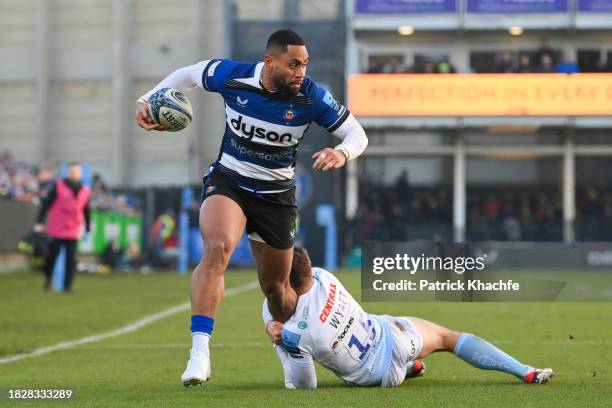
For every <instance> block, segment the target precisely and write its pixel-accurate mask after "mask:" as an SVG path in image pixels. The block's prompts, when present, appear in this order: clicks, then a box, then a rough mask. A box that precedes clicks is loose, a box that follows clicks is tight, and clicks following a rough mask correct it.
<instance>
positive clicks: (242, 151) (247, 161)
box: [202, 59, 350, 192]
mask: <svg viewBox="0 0 612 408" xmlns="http://www.w3.org/2000/svg"><path fill="white" fill-rule="evenodd" d="M263 67H264V63H263V62H259V63H252V62H237V61H232V60H229V59H213V60H210V61H208V63H207V64H206V66H205V68H204V71H203V73H202V86H203V87H204V89H206V90H208V91H212V92H218V93H219V94H221V96H222V97H223V100H224V104H225V117H226V126H225V133H224V135H223V142H222V145H221V149H220V152H219V157H218V159H217V162H216V163H215V165H213V166H216V167H217V168H220V169H222V170H224V171H229V172H230V174H231V173H233V174H234V175H235V176H237V177H238V178H239V179H240V178H241V177H247V178H249V179H256V180H258V181H261V184H260V185H258V187H257V189H258V190H259V191H261V192H266V191H267V192H272V191H283V190H287V189H288V188H291V187H292V186H293V179H294V177H293V176H294V168H295V163H296V154H297V148H298V145H299V143H300V140H301V139H302V138H303V137H304V133H305V132H306V130H307V129H308V127H309V126H310V124H311V123H312V122H315V123H317V124H318V125H320V126H322V127H323V128H325V129H327V130H328V131H330V132H333V131H334V130H336V129H338V127H339V126H340V125H342V123H343V122H344V121H345V120H346V119H347V118H348V117H349V115H350V114H349V111H348V110H347V109H346V108H345V107H344V106H342V105H341V104H340V103H338V102H337V101H336V100H335V99H334V97H333V96H332V95H331V93H330V92H329V91H327V90H326V89H325V88H323V87H322V86H321V85H319V84H317V83H316V82H315V81H313V80H312V79H310V77H308V76H306V77H305V78H304V82H303V84H302V88H301V89H300V92H299V93H298V94H297V95H296V96H287V95H282V94H280V93H274V92H269V91H267V90H265V89H263V88H262V86H261V84H260V78H261V72H262V69H263ZM262 185H263V186H265V188H261V186H262Z"/></svg>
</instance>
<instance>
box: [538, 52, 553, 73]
mask: <svg viewBox="0 0 612 408" xmlns="http://www.w3.org/2000/svg"><path fill="white" fill-rule="evenodd" d="M537 72H540V73H552V72H556V68H555V65H554V61H553V59H552V57H551V56H550V54H542V56H541V57H540V66H539V67H538V69H537Z"/></svg>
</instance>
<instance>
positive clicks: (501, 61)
mask: <svg viewBox="0 0 612 408" xmlns="http://www.w3.org/2000/svg"><path fill="white" fill-rule="evenodd" d="M496 56H497V61H496V62H495V72H498V73H501V74H508V73H511V72H514V59H513V58H512V53H511V52H510V51H503V52H501V53H499V54H497V55H496Z"/></svg>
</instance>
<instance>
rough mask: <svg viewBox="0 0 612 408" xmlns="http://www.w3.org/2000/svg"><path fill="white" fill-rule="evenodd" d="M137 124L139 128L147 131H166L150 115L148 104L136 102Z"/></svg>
mask: <svg viewBox="0 0 612 408" xmlns="http://www.w3.org/2000/svg"><path fill="white" fill-rule="evenodd" d="M136 122H137V123H138V126H140V127H141V128H143V129H145V130H160V131H163V130H166V128H164V127H163V126H162V125H158V124H157V123H155V121H154V120H153V118H152V117H151V115H149V107H148V106H147V103H146V102H143V101H138V102H136Z"/></svg>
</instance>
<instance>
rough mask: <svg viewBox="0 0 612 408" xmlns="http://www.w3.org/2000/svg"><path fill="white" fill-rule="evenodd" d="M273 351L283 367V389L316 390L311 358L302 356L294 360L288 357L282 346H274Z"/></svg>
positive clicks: (315, 374) (315, 375)
mask: <svg viewBox="0 0 612 408" xmlns="http://www.w3.org/2000/svg"><path fill="white" fill-rule="evenodd" d="M274 350H276V354H278V358H279V359H280V361H281V365H282V366H283V372H284V373H285V388H287V389H290V390H294V389H300V390H303V389H307V390H314V389H315V388H317V373H316V372H315V367H314V362H313V360H312V357H311V356H306V355H302V356H300V358H299V359H296V358H294V357H292V356H290V355H289V353H288V352H287V350H285V349H284V348H283V347H282V346H279V345H276V344H275V345H274Z"/></svg>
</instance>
